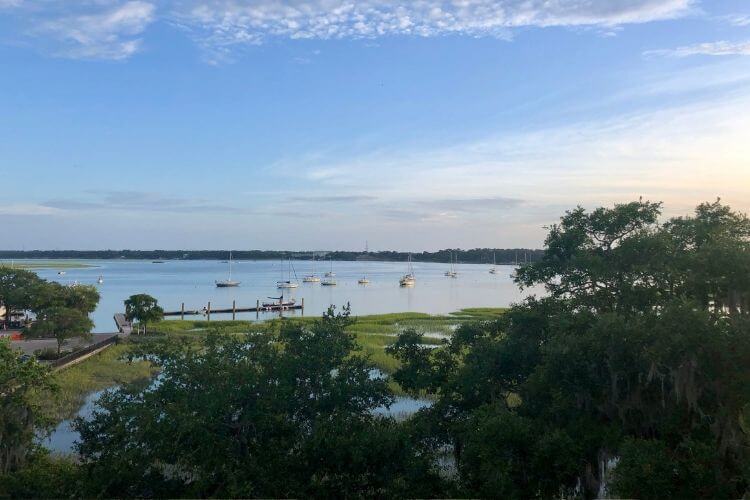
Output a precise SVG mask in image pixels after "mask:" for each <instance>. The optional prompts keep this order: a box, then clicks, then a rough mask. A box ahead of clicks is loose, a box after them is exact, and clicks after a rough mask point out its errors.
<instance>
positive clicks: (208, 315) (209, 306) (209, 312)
mask: <svg viewBox="0 0 750 500" xmlns="http://www.w3.org/2000/svg"><path fill="white" fill-rule="evenodd" d="M206 316H207V319H206V321H211V301H209V302H208V307H207V308H206Z"/></svg>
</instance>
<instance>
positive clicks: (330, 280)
mask: <svg viewBox="0 0 750 500" xmlns="http://www.w3.org/2000/svg"><path fill="white" fill-rule="evenodd" d="M334 276H336V273H334V272H333V259H331V270H330V271H328V272H327V273H326V278H325V279H324V280H323V281H321V282H320V285H321V286H336V285H337V284H338V283H336V280H335V279H333V277H334Z"/></svg>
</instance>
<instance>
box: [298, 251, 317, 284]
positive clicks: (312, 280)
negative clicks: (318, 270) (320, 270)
mask: <svg viewBox="0 0 750 500" xmlns="http://www.w3.org/2000/svg"><path fill="white" fill-rule="evenodd" d="M302 281H303V282H304V283H318V282H319V281H320V278H319V277H318V276H317V275H316V274H315V254H313V256H312V274H308V275H307V276H305V277H304V278H302Z"/></svg>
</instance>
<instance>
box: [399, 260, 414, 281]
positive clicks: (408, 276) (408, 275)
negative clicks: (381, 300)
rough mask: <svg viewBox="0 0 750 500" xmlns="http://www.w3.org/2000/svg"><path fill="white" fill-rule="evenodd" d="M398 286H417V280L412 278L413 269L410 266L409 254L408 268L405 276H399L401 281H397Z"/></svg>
mask: <svg viewBox="0 0 750 500" xmlns="http://www.w3.org/2000/svg"><path fill="white" fill-rule="evenodd" d="M398 284H399V285H400V286H414V285H416V284H417V278H415V277H414V269H413V268H412V265H411V254H409V267H408V271H407V273H406V274H404V275H403V276H401V279H400V280H398Z"/></svg>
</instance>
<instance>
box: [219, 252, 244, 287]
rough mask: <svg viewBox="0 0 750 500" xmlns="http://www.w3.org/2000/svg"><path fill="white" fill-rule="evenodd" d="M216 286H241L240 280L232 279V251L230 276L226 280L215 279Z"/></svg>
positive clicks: (230, 253)
mask: <svg viewBox="0 0 750 500" xmlns="http://www.w3.org/2000/svg"><path fill="white" fill-rule="evenodd" d="M215 283H216V286H217V287H219V288H229V287H233V286H240V282H239V281H233V280H232V251H231V250H230V251H229V277H228V278H227V279H225V280H221V281H215Z"/></svg>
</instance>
